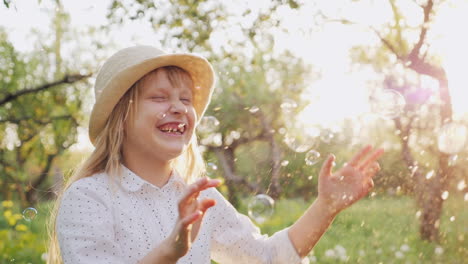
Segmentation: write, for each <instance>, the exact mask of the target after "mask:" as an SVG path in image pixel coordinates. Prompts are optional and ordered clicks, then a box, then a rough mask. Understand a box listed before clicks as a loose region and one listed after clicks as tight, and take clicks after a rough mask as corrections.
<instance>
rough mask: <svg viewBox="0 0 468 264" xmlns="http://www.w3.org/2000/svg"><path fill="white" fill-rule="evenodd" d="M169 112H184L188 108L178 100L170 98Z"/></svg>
mask: <svg viewBox="0 0 468 264" xmlns="http://www.w3.org/2000/svg"><path fill="white" fill-rule="evenodd" d="M169 112H170V113H172V114H186V113H187V112H188V109H187V106H186V105H184V103H182V102H181V101H180V100H172V101H171V106H170V108H169Z"/></svg>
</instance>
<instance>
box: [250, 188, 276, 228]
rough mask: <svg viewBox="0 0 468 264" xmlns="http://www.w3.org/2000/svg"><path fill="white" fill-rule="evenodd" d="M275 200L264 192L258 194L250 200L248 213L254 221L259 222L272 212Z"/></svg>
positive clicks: (263, 220)
mask: <svg viewBox="0 0 468 264" xmlns="http://www.w3.org/2000/svg"><path fill="white" fill-rule="evenodd" d="M274 205H275V201H274V200H273V199H272V198H271V197H270V196H268V195H266V194H259V195H257V196H255V197H254V198H253V199H252V200H250V202H249V205H248V214H249V217H250V218H252V219H253V220H254V221H255V222H257V223H259V224H261V223H263V222H265V220H267V219H268V218H269V217H270V216H271V215H272V214H273V207H274Z"/></svg>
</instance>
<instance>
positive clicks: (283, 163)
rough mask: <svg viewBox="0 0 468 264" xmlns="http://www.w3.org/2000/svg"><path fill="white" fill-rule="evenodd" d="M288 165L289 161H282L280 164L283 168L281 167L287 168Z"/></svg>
mask: <svg viewBox="0 0 468 264" xmlns="http://www.w3.org/2000/svg"><path fill="white" fill-rule="evenodd" d="M288 164H289V160H283V161H282V162H281V166H283V167H286V166H288Z"/></svg>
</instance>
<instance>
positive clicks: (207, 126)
mask: <svg viewBox="0 0 468 264" xmlns="http://www.w3.org/2000/svg"><path fill="white" fill-rule="evenodd" d="M218 126H219V121H218V119H216V117H214V116H205V117H203V118H202V119H201V120H200V122H199V123H198V126H197V130H198V131H199V132H201V133H207V134H208V133H213V132H214V131H216V130H217V129H218Z"/></svg>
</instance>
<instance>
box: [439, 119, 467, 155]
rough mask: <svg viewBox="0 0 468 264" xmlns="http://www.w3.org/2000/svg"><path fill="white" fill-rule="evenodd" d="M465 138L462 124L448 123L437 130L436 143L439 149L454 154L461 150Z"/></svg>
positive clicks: (464, 129) (464, 128) (465, 134)
mask: <svg viewBox="0 0 468 264" xmlns="http://www.w3.org/2000/svg"><path fill="white" fill-rule="evenodd" d="M466 139H467V130H466V127H465V126H464V125H460V124H457V123H449V124H446V125H444V126H443V127H442V128H441V129H440V130H439V136H438V139H437V143H438V146H439V150H440V151H442V152H444V153H447V154H456V153H458V152H460V151H461V150H463V147H464V146H465V143H466Z"/></svg>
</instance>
